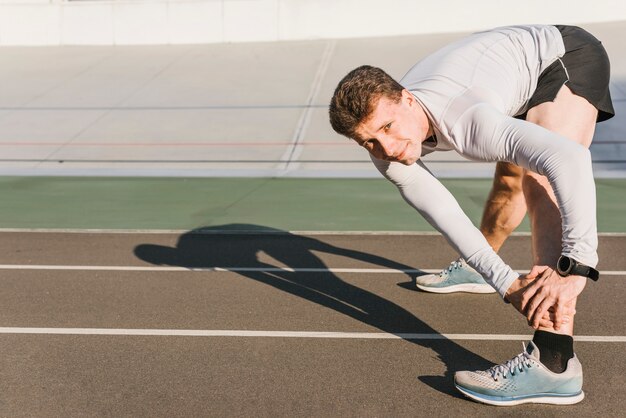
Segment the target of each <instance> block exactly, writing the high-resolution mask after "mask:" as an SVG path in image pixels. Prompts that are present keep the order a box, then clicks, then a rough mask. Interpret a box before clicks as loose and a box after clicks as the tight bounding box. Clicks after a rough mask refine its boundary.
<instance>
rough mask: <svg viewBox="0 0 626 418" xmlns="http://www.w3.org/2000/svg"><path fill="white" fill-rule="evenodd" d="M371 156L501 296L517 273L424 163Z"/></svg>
mask: <svg viewBox="0 0 626 418" xmlns="http://www.w3.org/2000/svg"><path fill="white" fill-rule="evenodd" d="M371 158H372V161H373V162H374V165H375V166H376V168H378V170H379V171H380V172H381V173H382V174H383V176H385V177H386V178H387V179H388V180H389V181H391V182H392V183H393V184H395V185H396V187H397V188H398V190H399V191H400V194H401V195H402V197H403V198H404V200H405V201H406V202H407V203H408V204H409V205H411V206H412V207H414V208H415V209H416V210H417V211H418V212H419V213H420V214H421V215H422V216H423V217H424V218H425V219H426V220H427V221H428V222H429V223H430V224H431V225H432V226H433V227H434V228H435V229H437V230H438V231H439V232H441V234H442V235H443V236H444V237H445V238H446V240H447V241H448V242H449V243H450V245H451V246H452V247H453V248H454V249H455V250H456V251H457V252H458V253H459V254H460V255H461V256H462V257H463V258H464V259H465V260H466V261H467V263H468V264H469V265H470V266H472V267H473V268H474V269H475V270H476V271H478V272H479V273H480V274H481V275H482V276H483V277H484V278H485V280H487V282H489V284H491V285H492V286H493V287H494V288H495V289H496V290H497V291H498V293H499V294H500V296H502V297H504V294H505V292H506V291H507V289H508V288H509V286H510V285H511V283H512V282H513V281H514V280H516V279H517V278H518V277H519V275H518V274H517V273H515V272H514V271H513V270H512V269H511V267H509V266H508V265H506V264H505V263H504V262H503V261H502V259H501V258H500V257H499V256H498V255H497V254H496V253H495V251H493V249H492V248H491V246H490V245H489V243H488V242H487V240H486V239H485V237H484V236H483V235H482V234H481V232H480V231H479V230H478V228H476V227H475V226H474V224H473V223H472V221H471V220H470V219H469V218H468V217H467V215H465V213H464V212H463V210H462V209H461V207H460V206H459V204H458V203H457V201H456V199H455V198H454V196H452V194H451V193H450V192H449V191H448V190H447V189H446V188H445V187H444V186H443V185H442V184H441V183H440V182H439V180H437V179H436V178H435V177H434V176H433V175H432V174H431V173H430V172H429V171H428V169H427V168H426V166H424V164H423V163H422V162H421V161H418V162H417V163H415V164H412V165H409V166H406V165H403V164H401V163H395V162H389V161H382V160H378V159H376V158H374V157H371Z"/></svg>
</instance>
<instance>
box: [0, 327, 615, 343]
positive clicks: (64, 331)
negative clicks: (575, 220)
mask: <svg viewBox="0 0 626 418" xmlns="http://www.w3.org/2000/svg"><path fill="white" fill-rule="evenodd" d="M0 334H53V335H127V336H170V337H264V338H327V339H360V340H364V339H368V340H393V339H396V340H398V339H404V340H475V341H528V340H530V339H532V335H514V334H417V333H388V332H327V331H322V332H316V331H248V330H197V329H125V328H24V327H0ZM574 339H575V340H576V341H585V342H626V336H610V335H608V336H607V335H578V336H575V337H574Z"/></svg>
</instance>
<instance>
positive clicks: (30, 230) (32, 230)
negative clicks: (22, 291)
mask: <svg viewBox="0 0 626 418" xmlns="http://www.w3.org/2000/svg"><path fill="white" fill-rule="evenodd" d="M3 232H6V233H50V234H164V235H167V234H181V235H182V234H192V235H312V236H315V235H336V236H351V235H391V236H396V235H397V236H441V234H440V233H439V232H435V231H282V230H258V229H253V230H231V229H192V230H189V229H102V228H0V233H3ZM511 235H512V236H519V237H530V236H531V234H530V232H519V231H516V232H513V233H512V234H511ZM598 236H599V237H626V232H598Z"/></svg>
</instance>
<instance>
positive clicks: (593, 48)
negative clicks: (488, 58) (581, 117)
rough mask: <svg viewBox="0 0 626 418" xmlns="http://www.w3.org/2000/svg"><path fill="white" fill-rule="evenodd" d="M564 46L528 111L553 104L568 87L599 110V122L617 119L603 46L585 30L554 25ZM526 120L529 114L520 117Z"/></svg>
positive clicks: (540, 80) (541, 79)
mask: <svg viewBox="0 0 626 418" xmlns="http://www.w3.org/2000/svg"><path fill="white" fill-rule="evenodd" d="M555 27H556V28H557V29H558V30H559V32H561V36H562V37H563V43H564V44H565V55H563V56H562V57H561V58H560V59H557V60H556V61H555V62H554V63H552V64H551V65H550V66H549V67H548V68H546V69H545V70H544V71H543V72H542V73H541V75H539V80H538V82H537V89H536V90H535V92H534V93H533V95H532V97H531V98H530V100H529V101H528V106H527V107H526V109H531V108H533V107H535V106H537V105H538V104H541V103H544V102H552V101H554V99H555V98H556V95H557V93H558V92H559V90H560V89H561V87H562V86H563V84H566V85H567V87H569V89H570V90H571V91H572V92H573V93H574V94H576V95H577V96H580V97H584V98H585V99H587V101H588V102H589V103H591V104H592V105H593V106H595V108H596V109H598V119H597V121H598V122H602V121H604V120H607V119H610V118H612V117H613V116H615V110H614V109H613V103H612V101H611V93H610V92H609V76H610V63H609V57H608V55H607V54H606V51H605V50H604V47H603V46H602V43H601V42H600V41H599V40H598V39H596V38H595V37H594V36H593V35H591V34H590V33H589V32H587V31H586V30H584V29H581V28H579V27H576V26H562V25H555ZM517 117H518V118H520V119H525V118H526V114H525V113H524V114H523V115H519V116H517Z"/></svg>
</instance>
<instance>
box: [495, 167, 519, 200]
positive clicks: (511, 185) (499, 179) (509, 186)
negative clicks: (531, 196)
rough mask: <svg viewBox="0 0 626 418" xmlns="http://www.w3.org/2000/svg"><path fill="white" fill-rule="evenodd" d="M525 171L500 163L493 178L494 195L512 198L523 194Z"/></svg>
mask: <svg viewBox="0 0 626 418" xmlns="http://www.w3.org/2000/svg"><path fill="white" fill-rule="evenodd" d="M524 172H525V171H524V169H523V168H521V167H519V166H516V165H514V164H511V163H504V162H499V163H497V164H496V172H495V175H494V178H493V193H492V195H503V194H505V195H509V196H511V197H513V196H517V195H521V194H522V190H523V189H522V183H523V179H524Z"/></svg>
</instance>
